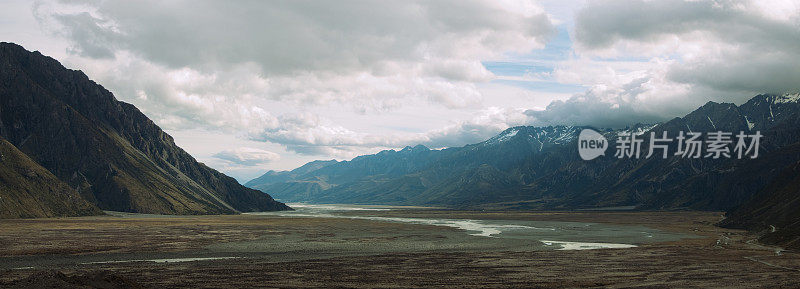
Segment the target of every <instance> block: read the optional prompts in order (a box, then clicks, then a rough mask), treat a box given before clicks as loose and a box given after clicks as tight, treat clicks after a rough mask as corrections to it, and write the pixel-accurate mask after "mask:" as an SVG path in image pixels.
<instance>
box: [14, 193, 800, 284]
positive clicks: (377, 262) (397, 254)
mask: <svg viewBox="0 0 800 289" xmlns="http://www.w3.org/2000/svg"><path fill="white" fill-rule="evenodd" d="M347 214H349V215H359V214H365V212H359V211H352V212H348V213H347ZM369 214H370V215H371V216H375V215H379V216H383V217H404V218H409V217H413V218H450V219H474V220H530V221H564V222H589V223H600V224H615V225H632V226H645V227H649V228H654V229H658V230H662V231H665V232H673V233H680V234H686V235H691V236H693V237H691V238H683V239H680V240H673V241H666V242H651V243H642V244H636V245H637V247H635V248H627V249H596V250H543V249H542V245H541V243H539V242H532V241H530V240H501V239H499V238H488V237H480V236H472V235H470V234H466V233H465V232H464V231H462V230H459V229H457V228H449V227H442V226H432V225H420V224H406V223H397V222H380V221H374V220H364V219H349V218H318V217H315V218H309V217H278V216H273V215H247V214H245V215H229V216H156V215H112V216H97V217H80V218H51V219H12V220H2V221H0V273H2V274H0V287H3V288H87V287H91V286H94V287H105V288H136V287H142V288H181V287H190V288H239V287H266V288H269V287H279V288H308V287H324V288H331V287H333V288H337V287H338V288H430V287H454V288H470V287H500V288H503V287H505V288H519V287H533V288H581V287H590V288H591V287H595V288H753V287H763V288H796V287H797V286H800V285H799V284H800V283H798V282H800V281H798V280H800V271H799V270H800V258H798V257H800V254H798V253H796V252H791V251H780V250H779V249H778V248H773V247H768V246H762V245H759V244H757V243H756V242H754V239H755V236H754V235H752V234H750V233H747V232H744V231H738V230H730V229H723V228H719V227H716V226H714V224H715V223H716V222H718V221H719V220H720V219H721V213H719V212H478V211H451V210H436V209H419V208H414V209H402V210H391V211H372V212H369Z"/></svg>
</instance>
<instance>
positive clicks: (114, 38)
mask: <svg viewBox="0 0 800 289" xmlns="http://www.w3.org/2000/svg"><path fill="white" fill-rule="evenodd" d="M0 3H1V4H0V41H8V42H15V43H18V44H20V45H22V46H24V47H25V48H26V49H28V50H38V51H41V52H42V53H44V54H45V55H49V56H52V57H54V58H56V59H57V60H59V61H61V62H62V63H63V64H64V65H65V66H67V67H69V68H72V69H80V70H83V71H84V72H85V73H86V74H87V75H89V77H90V78H92V79H93V80H95V81H97V82H98V83H100V84H102V85H103V86H105V87H106V88H107V89H109V90H110V91H112V92H113V93H114V94H115V95H116V97H117V99H119V100H122V101H125V102H129V103H132V104H134V105H136V106H137V107H138V108H139V109H141V110H142V111H143V112H144V113H145V114H146V115H147V116H148V117H150V118H151V119H153V120H154V121H155V122H156V123H157V124H158V125H159V126H161V127H162V128H163V129H164V130H165V131H167V132H168V133H169V134H171V135H172V136H174V137H175V141H176V142H177V143H178V145H180V146H181V147H183V148H184V149H186V150H187V151H188V152H190V153H191V154H192V155H194V156H195V157H196V158H197V159H199V160H200V161H202V162H204V163H206V164H208V165H210V166H212V167H214V168H216V169H218V170H221V171H223V172H225V173H228V174H230V175H232V176H234V177H236V178H237V179H239V180H240V181H242V182H244V181H247V180H249V179H251V178H253V177H256V176H258V175H260V174H262V173H264V172H265V171H267V170H270V169H275V170H283V169H292V168H295V167H297V166H300V165H302V164H303V163H305V162H308V161H311V160H315V159H338V160H345V159H350V158H352V157H354V156H356V155H360V154H367V153H375V152H378V151H380V150H383V149H391V148H395V149H396V148H402V147H404V146H407V145H416V144H424V145H427V146H429V147H432V148H441V147H448V146H461V145H464V144H468V143H474V142H479V141H482V140H484V139H487V138H489V137H491V136H493V135H494V134H496V133H498V132H500V131H501V130H503V129H505V128H508V127H509V126H516V125H551V124H578V125H595V126H611V127H620V126H625V125H627V124H634V123H636V122H655V121H662V120H666V119H669V118H672V117H675V116H682V115H684V114H686V113H688V112H689V111H691V110H692V109H694V108H696V107H697V106H700V105H702V104H703V103H705V102H707V101H709V100H713V101H725V102H733V103H737V104H739V103H742V102H743V101H745V100H746V99H748V98H750V97H752V96H754V95H756V94H758V93H784V92H797V91H798V90H799V89H800V1H796V0H785V1H756V0H753V1H736V0H719V1H683V0H664V1H643V0H619V1H605V0H603V1H574V0H548V1H524V0H518V1H515V0H508V1H501V0H485V1H477V0H451V1H413V0H401V1H391V0H388V1H350V0H339V1H298V0H291V1H216V0H210V1H204V0H186V1H161V0H159V1H80V0H73V1H34V2H32V1H29V0H19V1H17V0H0Z"/></svg>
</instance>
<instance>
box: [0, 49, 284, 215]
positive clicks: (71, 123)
mask: <svg viewBox="0 0 800 289" xmlns="http://www.w3.org/2000/svg"><path fill="white" fill-rule="evenodd" d="M0 67H1V68H2V70H0V108H2V109H1V110H0V119H2V122H0V136H3V137H5V138H6V139H7V140H8V141H9V142H11V143H12V144H13V145H15V146H16V147H17V148H19V149H20V150H21V151H22V152H24V153H26V154H27V155H28V156H29V157H31V158H32V159H33V160H34V161H36V162H38V163H39V164H41V165H42V166H43V167H44V168H46V169H48V170H49V171H51V172H52V173H53V174H54V175H55V176H57V177H58V178H59V179H61V180H62V181H64V182H66V183H67V184H69V185H70V187H73V188H76V190H77V191H78V192H79V193H80V194H81V195H82V196H83V197H84V198H86V199H87V200H89V201H91V202H93V203H95V204H97V205H98V206H99V207H100V208H103V209H108V210H118V211H128V212H142V213H161V214H217V213H235V212H237V211H264V210H280V209H287V207H286V206H285V205H283V204H281V203H278V202H275V201H274V200H272V198H271V197H269V196H268V195H265V194H262V193H261V192H259V191H256V190H252V189H249V188H245V187H243V186H241V185H239V184H238V183H237V182H236V181H235V180H234V179H232V178H230V177H228V176H225V175H224V174H221V173H219V172H217V171H215V170H213V169H211V168H209V167H207V166H205V165H203V164H201V163H198V162H197V161H196V160H195V159H194V158H193V157H192V156H191V155H189V154H188V153H186V152H185V151H183V150H182V149H181V148H179V147H177V146H176V145H175V143H174V141H173V139H172V137H170V136H169V135H167V134H166V133H164V132H163V131H162V130H161V129H160V128H159V127H158V126H156V125H155V124H154V123H153V122H152V121H151V120H149V119H148V118H147V117H146V116H145V115H144V114H142V113H141V112H140V111H139V110H138V109H136V108H135V107H134V106H133V105H130V104H127V103H123V102H119V101H117V100H116V99H115V98H114V96H113V95H112V94H111V93H110V92H109V91H107V90H105V89H104V88H103V87H101V86H100V85H97V84H96V83H94V82H93V81H91V80H89V79H88V77H86V75H84V74H83V73H82V72H80V71H73V70H69V69H66V68H64V67H63V66H61V65H60V64H59V63H58V62H57V61H55V60H54V59H52V58H49V57H46V56H43V55H41V54H39V53H38V52H28V51H26V50H25V49H24V48H22V47H20V46H18V45H15V44H10V43H2V44H0Z"/></svg>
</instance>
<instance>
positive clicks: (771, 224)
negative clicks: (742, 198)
mask: <svg viewBox="0 0 800 289" xmlns="http://www.w3.org/2000/svg"><path fill="white" fill-rule="evenodd" d="M785 150H786V151H791V152H792V154H795V155H797V154H800V143H797V144H794V145H792V146H790V147H789V148H786V149H785ZM720 225H722V226H724V227H729V228H739V229H747V230H753V231H762V232H764V235H763V236H762V237H761V241H763V242H766V243H771V244H777V245H781V246H785V247H788V248H793V249H800V161H797V162H795V163H793V164H792V165H789V166H787V167H785V168H784V169H783V170H781V171H780V173H779V174H778V175H777V176H776V177H775V178H774V179H773V180H772V181H771V182H770V183H769V184H768V185H767V186H765V187H764V188H763V189H762V190H761V191H760V192H759V193H758V194H757V195H756V196H754V197H753V198H752V199H751V200H749V201H748V202H744V203H743V204H741V205H740V206H738V207H737V208H735V209H733V210H731V211H730V212H728V213H727V218H726V219H725V220H723V221H722V222H721V223H720Z"/></svg>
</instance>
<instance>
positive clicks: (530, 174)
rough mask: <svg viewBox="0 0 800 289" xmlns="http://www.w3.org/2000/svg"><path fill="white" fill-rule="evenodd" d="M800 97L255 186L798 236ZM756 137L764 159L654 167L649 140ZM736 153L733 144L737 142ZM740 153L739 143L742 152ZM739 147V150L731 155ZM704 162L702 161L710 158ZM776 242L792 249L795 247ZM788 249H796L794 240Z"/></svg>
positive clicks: (524, 136)
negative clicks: (668, 216)
mask: <svg viewBox="0 0 800 289" xmlns="http://www.w3.org/2000/svg"><path fill="white" fill-rule="evenodd" d="M798 100H800V95H798V94H783V95H772V94H763V95H757V96H755V97H753V98H752V99H750V100H749V101H747V102H746V103H744V104H742V105H739V106H737V105H735V104H731V103H715V102H708V103H707V104H705V105H703V106H702V107H699V108H698V109H696V110H695V111H693V112H691V113H689V114H687V115H685V116H684V117H676V118H674V119H672V120H669V121H666V122H663V123H658V124H636V125H632V126H630V127H627V128H624V129H601V128H595V127H590V126H548V127H532V126H520V127H512V128H509V129H507V130H505V131H503V132H502V133H500V134H499V135H497V136H495V137H493V138H491V139H489V140H486V141H484V142H480V143H476V144H470V145H466V146H463V147H453V148H446V149H441V150H431V149H428V148H427V147H424V146H421V145H419V146H415V147H406V148H404V149H402V150H399V151H395V150H385V151H381V152H379V153H377V154H373V155H364V156H359V157H356V158H354V159H352V160H350V161H341V162H337V161H325V162H319V161H317V162H312V163H309V164H306V165H304V166H302V167H300V168H298V169H295V170H292V171H286V172H274V171H271V172H268V173H267V174H265V175H263V176H261V177H259V178H256V179H254V180H252V181H250V182H248V183H246V186H249V187H252V188H256V189H259V190H261V191H264V192H268V193H270V194H272V195H273V196H275V197H276V198H278V199H280V200H283V201H290V202H311V203H350V204H392V205H427V206H443V207H450V208H465V209H544V210H574V209H607V208H629V209H639V210H720V211H728V212H729V213H728V219H726V221H725V222H723V225H725V226H729V227H738V228H747V229H757V228H760V229H763V228H767V227H769V226H777V227H780V228H778V229H777V232H791V230H792V228H794V229H795V230H796V229H797V228H798V227H800V225H799V224H798V222H797V220H800V219H799V218H798V217H799V216H798V215H797V214H798V213H797V212H798V211H800V210H797V209H796V208H797V207H796V206H793V205H797V202H798V201H800V200H798V197H797V196H798V188H800V185H798V183H797V179H798V174H799V173H798V172H800V169H798V168H800V163H798V161H800V103H798ZM585 128H591V129H594V130H596V131H598V132H600V133H601V134H603V135H604V136H605V137H606V139H608V140H609V146H608V147H609V149H608V150H607V151H606V155H605V156H602V157H599V158H597V159H594V160H591V161H584V160H583V159H581V158H580V157H579V155H578V151H577V147H578V134H579V133H580V131H581V130H583V129H585ZM716 131H723V132H731V133H733V135H734V136H735V135H736V134H738V133H739V132H743V133H745V134H754V133H755V132H759V133H760V134H761V135H763V137H762V138H761V139H760V146H759V155H758V157H757V158H755V159H751V158H750V157H748V156H745V157H744V158H742V159H739V158H738V157H736V156H734V157H731V158H727V157H723V158H718V159H714V158H706V157H700V158H687V157H684V156H681V155H675V154H674V152H676V151H677V149H678V148H677V142H674V141H673V142H670V143H669V146H668V149H669V150H668V151H669V152H670V154H669V155H668V156H667V157H666V158H662V157H661V155H657V156H656V157H650V158H645V157H644V155H645V154H646V153H647V152H648V149H649V139H650V133H651V132H652V133H654V134H655V135H656V136H658V137H661V136H662V133H663V132H667V134H668V136H669V137H671V138H675V137H676V136H678V135H679V133H681V132H684V133H689V132H692V133H695V132H700V133H703V135H704V136H707V135H708V133H709V132H716ZM630 133H633V134H637V135H640V136H641V138H642V139H643V144H642V151H643V152H644V153H643V154H642V157H640V158H617V157H614V150H615V148H616V146H617V141H618V136H619V135H621V134H623V135H624V134H630ZM733 139H734V141H735V137H733ZM734 144H735V143H734ZM732 146H733V144H731V147H729V149H731V150H732V149H733V148H732ZM702 153H703V154H706V152H705V151H703V152H702ZM797 235H798V234H794V235H792V234H789V236H790V237H786V236H783V237H780V236H778V237H775V238H776V239H780V238H783V239H780V240H781V241H780V242H781V243H783V244H787V245H788V246H798V245H799V244H798V243H797V239H791V238H793V237H791V236H797ZM790 239H791V240H790Z"/></svg>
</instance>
